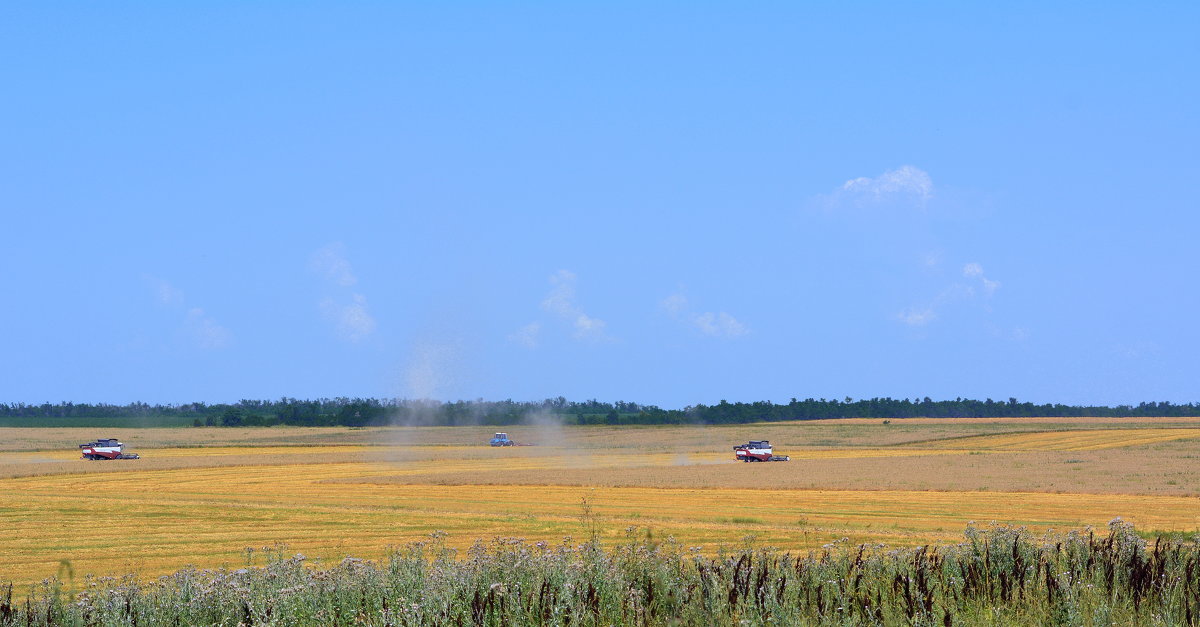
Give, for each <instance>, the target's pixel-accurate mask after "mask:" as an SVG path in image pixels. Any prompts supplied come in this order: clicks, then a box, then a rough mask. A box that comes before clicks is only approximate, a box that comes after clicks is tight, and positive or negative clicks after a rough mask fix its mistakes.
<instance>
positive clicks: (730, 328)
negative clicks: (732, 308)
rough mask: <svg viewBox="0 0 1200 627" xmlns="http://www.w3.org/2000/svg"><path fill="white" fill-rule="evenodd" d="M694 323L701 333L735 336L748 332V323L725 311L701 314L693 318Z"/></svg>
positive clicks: (714, 335) (727, 336)
mask: <svg viewBox="0 0 1200 627" xmlns="http://www.w3.org/2000/svg"><path fill="white" fill-rule="evenodd" d="M692 323H693V324H695V325H696V328H698V329H700V332H701V333H703V334H705V335H708V336H712V337H725V338H734V337H741V336H743V335H745V334H746V333H747V331H746V325H744V324H742V323H741V322H738V320H737V318H734V317H733V316H731V315H729V314H727V313H725V312H724V311H722V312H720V313H712V312H706V313H702V314H699V315H697V316H695V317H694V318H693V319H692Z"/></svg>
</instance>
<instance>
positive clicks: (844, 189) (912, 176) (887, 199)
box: [823, 165, 934, 208]
mask: <svg viewBox="0 0 1200 627" xmlns="http://www.w3.org/2000/svg"><path fill="white" fill-rule="evenodd" d="M933 194H934V188H933V179H932V178H931V177H930V176H929V173H928V172H925V171H924V170H922V169H920V168H917V167H914V166H911V165H905V166H900V167H898V168H896V169H894V170H887V171H885V172H884V173H883V174H880V175H879V176H876V177H868V176H860V177H858V178H853V179H850V180H848V181H846V182H845V183H842V186H841V187H840V188H838V189H836V190H834V192H833V193H831V194H829V195H827V196H824V197H823V200H824V201H825V205H826V207H828V208H835V207H838V206H842V205H847V204H849V205H856V206H868V205H879V204H887V203H896V202H900V203H908V204H915V205H918V206H924V205H925V203H926V202H928V201H929V200H930V199H931V198H933Z"/></svg>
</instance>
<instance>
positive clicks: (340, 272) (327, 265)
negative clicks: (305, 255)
mask: <svg viewBox="0 0 1200 627" xmlns="http://www.w3.org/2000/svg"><path fill="white" fill-rule="evenodd" d="M345 249H346V247H345V246H344V245H343V244H342V243H341V242H334V243H332V244H329V245H327V246H324V247H322V248H320V249H318V250H317V252H315V253H313V255H312V259H311V261H310V262H309V266H310V267H311V268H312V269H313V271H314V272H316V273H317V274H320V275H321V276H323V277H324V278H325V279H326V280H328V281H330V282H332V283H334V284H336V285H340V286H342V287H350V286H351V285H354V284H355V283H358V277H356V276H354V269H353V268H351V267H350V262H349V261H347V260H346V257H345Z"/></svg>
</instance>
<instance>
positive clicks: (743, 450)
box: [733, 440, 791, 462]
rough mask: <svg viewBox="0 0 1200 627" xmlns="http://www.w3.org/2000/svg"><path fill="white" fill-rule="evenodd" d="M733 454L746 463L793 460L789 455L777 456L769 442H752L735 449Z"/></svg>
mask: <svg viewBox="0 0 1200 627" xmlns="http://www.w3.org/2000/svg"><path fill="white" fill-rule="evenodd" d="M733 454H734V455H735V456H736V457H737V458H738V459H739V460H741V461H744V462H786V461H790V460H791V458H790V457H788V456H787V455H776V454H775V452H774V450H773V449H772V448H771V443H770V442H768V441H767V440H750V441H749V442H748V443H746V444H739V445H737V446H735V447H733Z"/></svg>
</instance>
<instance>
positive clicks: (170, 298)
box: [147, 277, 183, 306]
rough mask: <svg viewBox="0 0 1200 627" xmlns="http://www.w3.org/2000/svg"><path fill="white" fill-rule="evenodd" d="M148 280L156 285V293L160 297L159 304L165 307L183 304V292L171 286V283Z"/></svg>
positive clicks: (162, 280) (160, 280) (153, 279)
mask: <svg viewBox="0 0 1200 627" xmlns="http://www.w3.org/2000/svg"><path fill="white" fill-rule="evenodd" d="M147 278H149V280H150V281H152V282H153V283H154V288H155V292H156V294H157V295H158V302H160V303H162V304H164V305H172V306H178V305H182V304H183V290H180V289H178V288H176V287H175V286H174V285H171V283H170V281H166V280H164V279H156V278H151V277H147Z"/></svg>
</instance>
